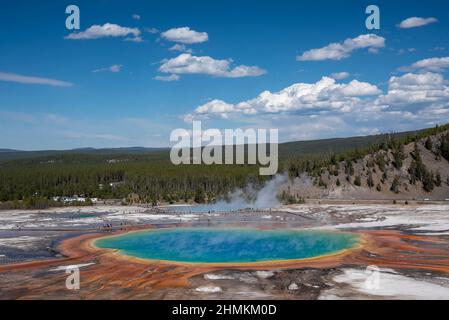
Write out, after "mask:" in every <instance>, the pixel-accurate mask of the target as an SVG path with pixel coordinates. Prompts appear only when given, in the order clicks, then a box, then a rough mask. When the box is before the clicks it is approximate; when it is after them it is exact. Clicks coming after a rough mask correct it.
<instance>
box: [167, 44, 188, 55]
mask: <svg viewBox="0 0 449 320" xmlns="http://www.w3.org/2000/svg"><path fill="white" fill-rule="evenodd" d="M168 50H170V51H180V52H187V53H192V52H193V51H192V50H191V49H188V48H187V47H186V46H185V44H179V43H177V44H175V45H174V46H172V47H170V48H169V49H168Z"/></svg>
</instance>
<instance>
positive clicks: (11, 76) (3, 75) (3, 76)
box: [0, 72, 73, 87]
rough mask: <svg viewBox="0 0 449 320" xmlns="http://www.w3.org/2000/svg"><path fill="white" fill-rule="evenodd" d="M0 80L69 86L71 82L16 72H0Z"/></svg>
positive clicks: (71, 84)
mask: <svg viewBox="0 0 449 320" xmlns="http://www.w3.org/2000/svg"><path fill="white" fill-rule="evenodd" d="M0 81H8V82H18V83H24V84H40V85H48V86H53V87H71V86H73V83H70V82H66V81H61V80H55V79H49V78H40V77H31V76H24V75H20V74H16V73H7V72H0Z"/></svg>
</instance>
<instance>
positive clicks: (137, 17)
mask: <svg viewBox="0 0 449 320" xmlns="http://www.w3.org/2000/svg"><path fill="white" fill-rule="evenodd" d="M132 18H133V19H134V20H140V16H139V15H138V14H133V15H132Z"/></svg>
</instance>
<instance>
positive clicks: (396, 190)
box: [390, 176, 399, 193]
mask: <svg viewBox="0 0 449 320" xmlns="http://www.w3.org/2000/svg"><path fill="white" fill-rule="evenodd" d="M390 190H391V191H392V192H394V193H399V177H398V176H396V177H394V180H393V183H392V184H391V187H390Z"/></svg>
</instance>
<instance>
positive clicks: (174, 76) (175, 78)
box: [154, 74, 180, 82]
mask: <svg viewBox="0 0 449 320" xmlns="http://www.w3.org/2000/svg"><path fill="white" fill-rule="evenodd" d="M179 79H180V76H179V75H177V74H171V75H168V76H156V77H154V80H158V81H166V82H170V81H178V80H179Z"/></svg>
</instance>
